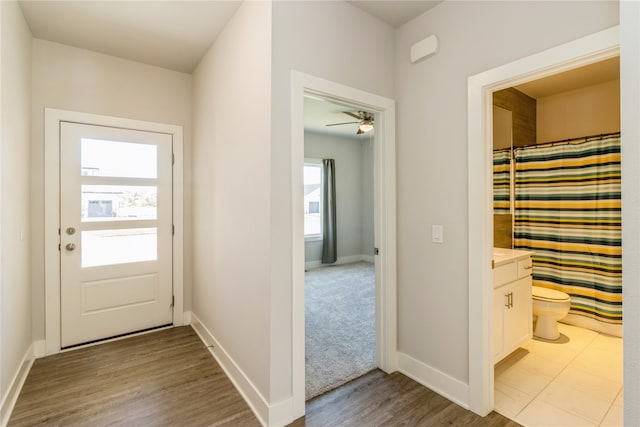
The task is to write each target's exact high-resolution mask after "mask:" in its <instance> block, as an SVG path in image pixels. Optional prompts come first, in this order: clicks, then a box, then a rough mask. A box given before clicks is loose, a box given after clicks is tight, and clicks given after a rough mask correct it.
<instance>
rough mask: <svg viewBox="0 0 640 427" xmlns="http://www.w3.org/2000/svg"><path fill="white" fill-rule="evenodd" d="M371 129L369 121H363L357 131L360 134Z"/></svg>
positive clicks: (371, 125)
mask: <svg viewBox="0 0 640 427" xmlns="http://www.w3.org/2000/svg"><path fill="white" fill-rule="evenodd" d="M372 129H373V124H372V123H371V122H369V121H365V122H364V123H362V124H361V125H360V126H358V130H361V131H362V132H369V131H370V130H372Z"/></svg>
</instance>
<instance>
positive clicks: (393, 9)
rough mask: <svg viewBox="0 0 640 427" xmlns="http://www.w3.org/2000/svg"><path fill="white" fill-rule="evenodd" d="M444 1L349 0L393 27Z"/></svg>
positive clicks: (348, 0)
mask: <svg viewBox="0 0 640 427" xmlns="http://www.w3.org/2000/svg"><path fill="white" fill-rule="evenodd" d="M443 1H444V0H429V1H428V0H409V1H406V0H391V1H390V0H387V1H380V0H347V3H351V4H352V5H354V6H355V7H357V8H359V9H362V10H364V11H365V12H367V13H369V14H371V15H373V16H377V17H378V18H380V19H381V20H383V21H384V22H386V23H387V24H389V25H391V26H392V27H394V28H398V27H400V26H402V25H403V24H406V23H407V22H409V21H411V20H412V19H413V18H415V17H417V16H420V15H422V14H423V13H425V12H426V11H427V10H429V9H431V8H432V7H434V6H436V5H437V4H438V3H442V2H443Z"/></svg>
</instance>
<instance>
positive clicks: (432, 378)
mask: <svg viewBox="0 0 640 427" xmlns="http://www.w3.org/2000/svg"><path fill="white" fill-rule="evenodd" d="M398 366H399V369H398V371H400V372H402V373H403V374H404V375H406V376H408V377H409V378H411V379H413V380H415V381H417V382H419V383H420V384H422V385H423V386H425V387H427V388H428V389H430V390H433V391H435V392H436V393H438V394H439V395H441V396H444V397H446V398H447V399H449V400H451V401H452V402H454V403H456V404H458V405H460V406H462V407H463V408H465V409H469V385H468V384H465V383H463V382H461V381H460V380H457V379H455V378H453V377H450V376H449V375H447V374H445V373H443V372H440V371H439V370H437V369H435V368H432V367H431V366H429V365H426V364H425V363H423V362H420V361H419V360H416V359H414V358H413V357H411V356H408V355H406V354H404V353H400V352H398Z"/></svg>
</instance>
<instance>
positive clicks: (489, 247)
mask: <svg viewBox="0 0 640 427" xmlns="http://www.w3.org/2000/svg"><path fill="white" fill-rule="evenodd" d="M619 55H620V27H619V26H615V27H611V28H609V29H606V30H603V31H600V32H597V33H594V34H591V35H588V36H586V37H582V38H580V39H577V40H574V41H571V42H568V43H565V44H562V45H560V46H557V47H554V48H551V49H548V50H546V51H543V52H540V53H537V54H534V55H531V56H528V57H525V58H522V59H519V60H517V61H514V62H511V63H508V64H505V65H502V66H500V67H497V68H494V69H491V70H488V71H485V72H483V73H480V74H476V75H474V76H471V77H469V80H468V120H469V122H468V123H469V124H468V135H467V138H468V139H467V142H468V145H467V148H468V157H467V161H468V188H469V193H468V203H469V218H468V221H469V222H468V227H469V246H468V249H469V409H470V410H472V411H473V412H475V413H476V414H479V415H481V416H485V415H487V414H489V412H491V411H492V410H493V404H494V376H493V357H492V356H493V355H492V348H493V345H492V344H493V342H492V331H493V318H492V309H493V300H492V293H493V271H492V269H491V259H492V252H493V200H492V194H493V188H492V176H493V169H492V161H491V153H492V151H493V123H492V119H493V113H492V108H491V107H492V94H493V92H495V91H498V90H502V89H506V88H508V87H512V86H515V85H518V84H521V83H525V82H527V81H531V80H536V79H540V78H543V77H547V76H550V75H552V74H557V73H561V72H563V71H568V70H571V69H573V68H577V67H581V66H584V65H588V64H591V63H594V62H599V61H602V60H605V59H608V58H612V57H615V56H619ZM623 205H624V203H623Z"/></svg>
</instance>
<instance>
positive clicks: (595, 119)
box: [536, 79, 620, 143]
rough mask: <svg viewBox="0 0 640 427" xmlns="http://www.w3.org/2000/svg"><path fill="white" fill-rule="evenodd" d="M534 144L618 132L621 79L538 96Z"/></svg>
mask: <svg viewBox="0 0 640 427" xmlns="http://www.w3.org/2000/svg"><path fill="white" fill-rule="evenodd" d="M537 105H538V107H537V115H538V122H537V134H538V136H537V141H536V142H537V143H543V142H550V141H557V140H560V139H567V138H579V137H582V136H588V135H596V134H600V133H608V132H618V131H620V80H619V79H618V80H612V81H609V82H605V83H600V84H597V85H594V86H589V87H585V88H581V89H577V90H572V91H569V92H562V93H559V94H557V95H551V96H547V97H541V98H538V103H537Z"/></svg>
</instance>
